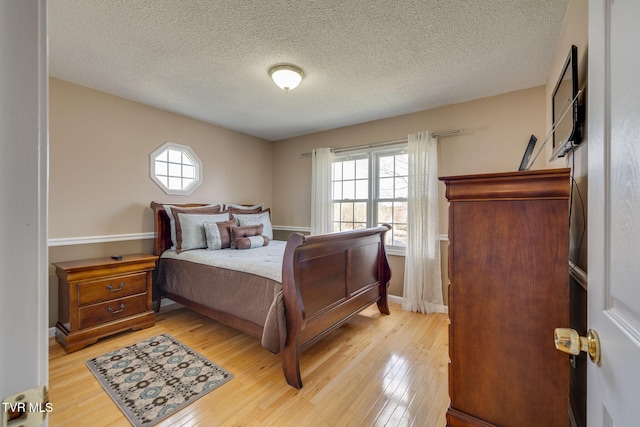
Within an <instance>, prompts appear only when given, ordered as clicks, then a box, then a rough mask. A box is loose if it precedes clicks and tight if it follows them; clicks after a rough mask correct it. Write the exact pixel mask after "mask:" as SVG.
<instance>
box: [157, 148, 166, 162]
mask: <svg viewBox="0 0 640 427" xmlns="http://www.w3.org/2000/svg"><path fill="white" fill-rule="evenodd" d="M155 159H156V160H162V161H165V162H167V161H169V150H168V149H166V150H164V151H163V152H162V153H160V154H158V155H157V156H156V157H155Z"/></svg>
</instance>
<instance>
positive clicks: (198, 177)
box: [149, 142, 202, 195]
mask: <svg viewBox="0 0 640 427" xmlns="http://www.w3.org/2000/svg"><path fill="white" fill-rule="evenodd" d="M169 149H171V150H175V151H180V152H181V154H182V156H186V157H187V158H188V159H189V160H190V161H191V163H192V165H193V167H194V173H193V177H191V176H189V177H188V178H192V179H193V181H191V182H190V183H189V184H188V185H186V186H183V185H181V188H179V189H177V188H169V186H168V185H167V183H165V182H163V180H162V177H166V178H167V179H168V178H169V177H175V178H178V179H184V178H185V176H184V174H183V172H182V168H183V167H184V166H185V165H187V166H191V165H189V164H185V163H182V162H176V163H171V164H173V165H175V166H179V168H180V172H179V173H176V174H175V175H170V174H171V172H169V171H168V170H167V174H166V175H165V174H158V173H157V170H156V160H157V159H158V156H160V155H161V154H163V153H164V152H165V151H167V150H169ZM158 162H161V163H168V164H169V163H170V162H168V160H167V161H164V160H158ZM168 166H169V165H167V169H168ZM149 177H150V178H151V179H152V180H153V182H155V183H156V184H157V185H158V187H160V188H161V189H162V191H164V192H165V193H167V194H171V195H189V194H191V193H193V191H194V190H195V189H196V188H197V187H198V186H199V185H200V184H201V183H202V161H201V160H200V158H199V157H198V156H197V155H196V153H195V152H194V151H193V150H192V149H191V147H189V146H186V145H181V144H176V143H174V142H166V143H164V144H163V145H162V146H160V147H158V149H157V150H155V151H154V152H153V153H151V154H150V155H149Z"/></svg>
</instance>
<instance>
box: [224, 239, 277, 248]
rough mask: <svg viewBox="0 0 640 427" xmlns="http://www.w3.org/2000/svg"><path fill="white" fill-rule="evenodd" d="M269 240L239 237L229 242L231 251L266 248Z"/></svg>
mask: <svg viewBox="0 0 640 427" xmlns="http://www.w3.org/2000/svg"><path fill="white" fill-rule="evenodd" d="M268 244H269V238H268V237H267V236H251V237H241V238H239V239H236V240H234V241H233V242H231V249H251V248H259V247H262V246H267V245H268Z"/></svg>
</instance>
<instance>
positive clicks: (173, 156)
mask: <svg viewBox="0 0 640 427" xmlns="http://www.w3.org/2000/svg"><path fill="white" fill-rule="evenodd" d="M168 151H169V161H170V162H173V163H182V151H179V150H172V149H171V148H169V150H168Z"/></svg>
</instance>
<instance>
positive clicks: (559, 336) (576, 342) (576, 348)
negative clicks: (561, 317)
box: [553, 328, 600, 364]
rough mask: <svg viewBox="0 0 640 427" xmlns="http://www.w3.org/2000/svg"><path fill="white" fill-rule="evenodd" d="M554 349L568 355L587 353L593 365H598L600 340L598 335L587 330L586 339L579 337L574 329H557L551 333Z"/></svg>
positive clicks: (593, 331)
mask: <svg viewBox="0 0 640 427" xmlns="http://www.w3.org/2000/svg"><path fill="white" fill-rule="evenodd" d="M553 340H554V341H555V344H556V348H557V349H558V350H560V351H564V352H565V353H569V354H575V355H577V354H580V352H581V351H584V352H587V353H589V357H590V358H591V361H592V362H593V363H596V364H597V363H600V338H598V333H597V332H596V331H595V330H593V329H589V330H588V331H587V336H586V337H581V336H580V335H578V332H577V331H576V330H575V329H569V328H557V329H556V330H555V331H554V333H553Z"/></svg>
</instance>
